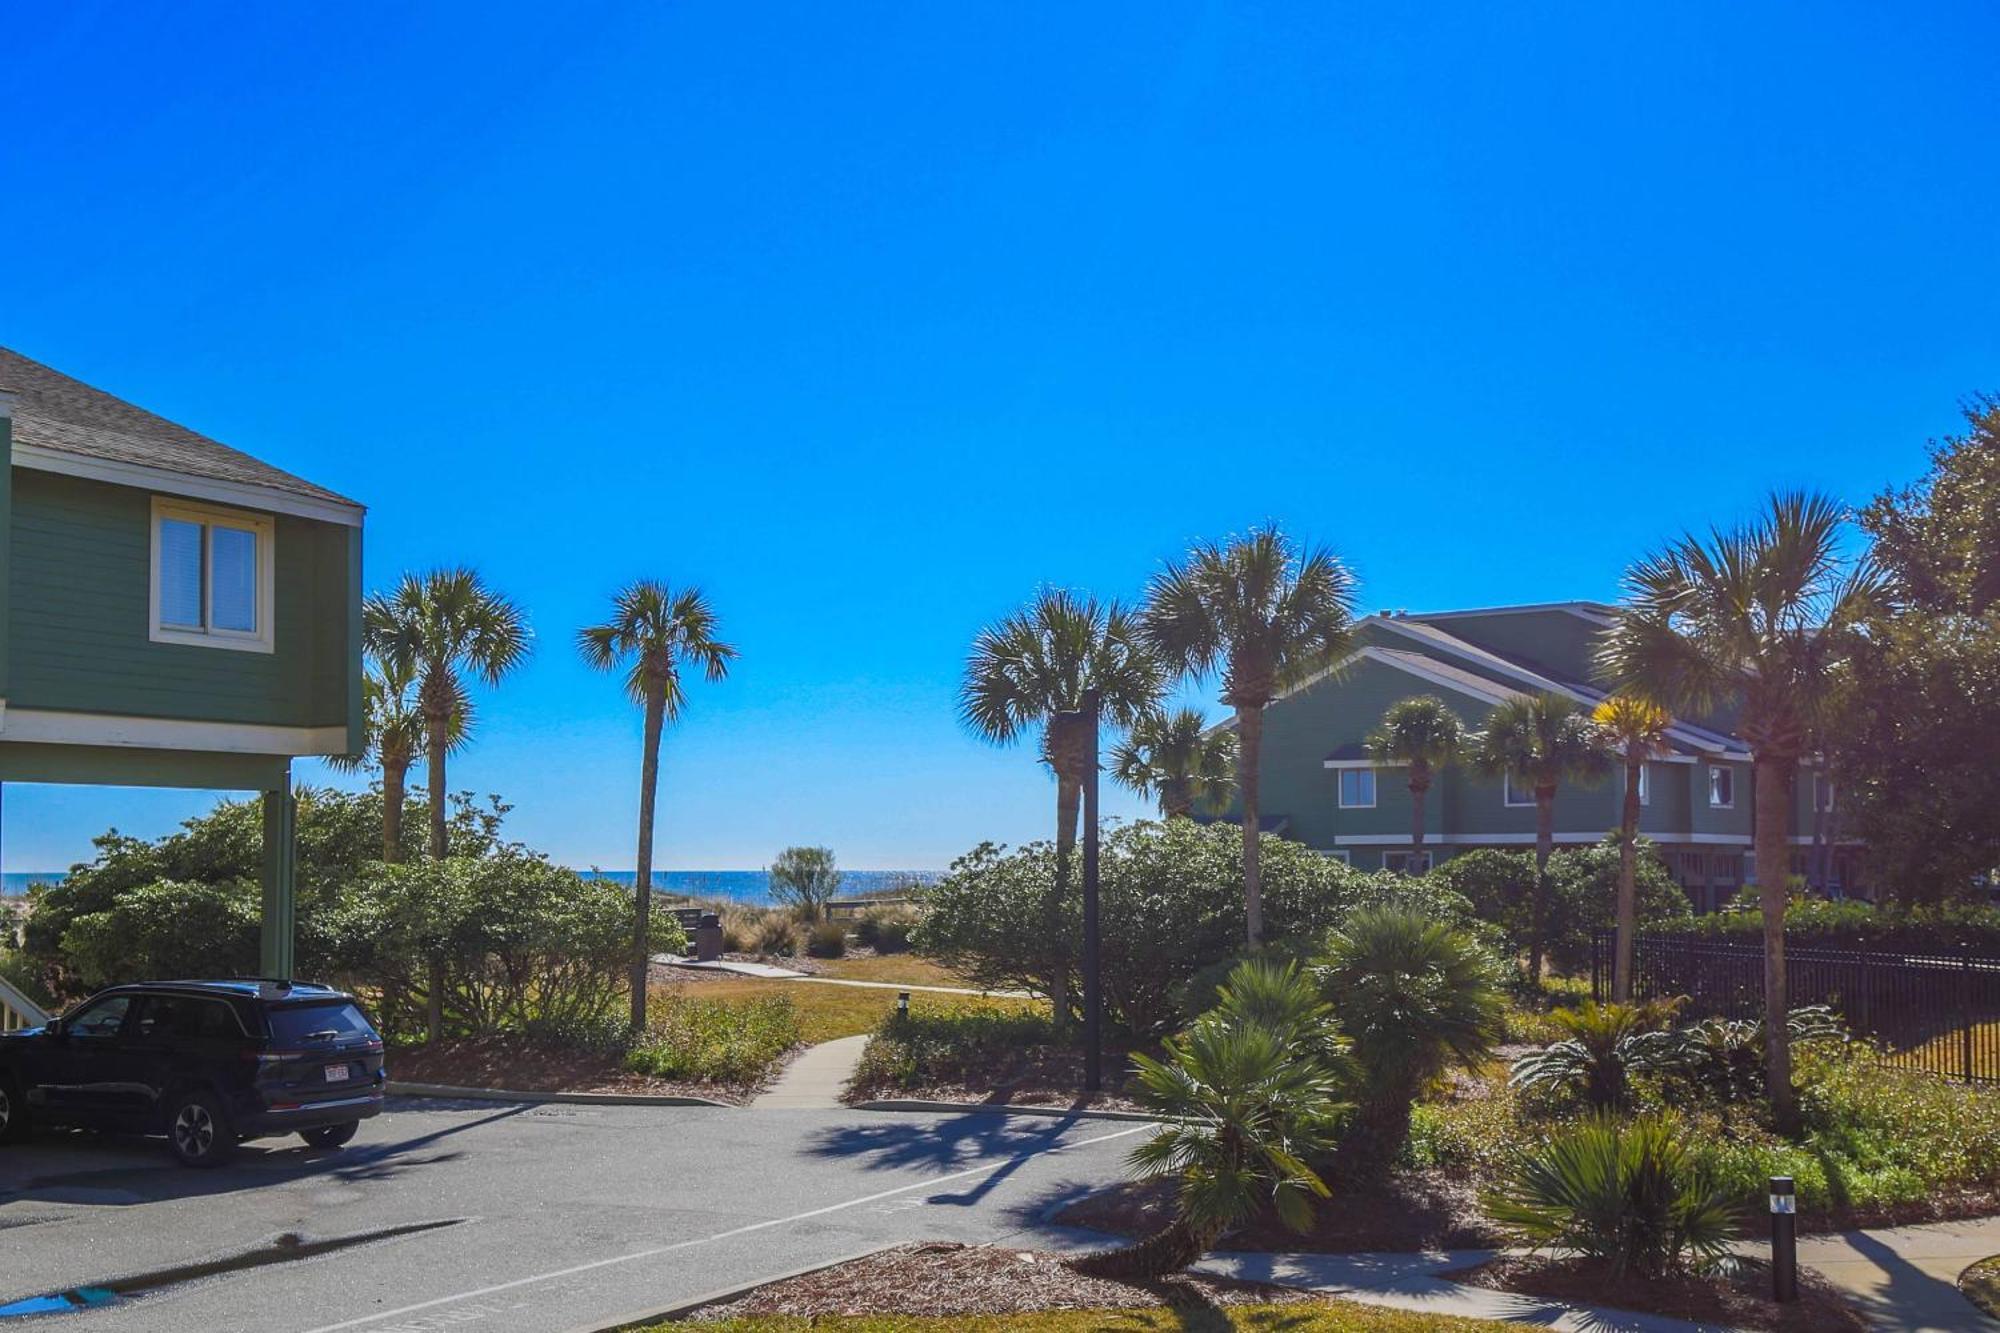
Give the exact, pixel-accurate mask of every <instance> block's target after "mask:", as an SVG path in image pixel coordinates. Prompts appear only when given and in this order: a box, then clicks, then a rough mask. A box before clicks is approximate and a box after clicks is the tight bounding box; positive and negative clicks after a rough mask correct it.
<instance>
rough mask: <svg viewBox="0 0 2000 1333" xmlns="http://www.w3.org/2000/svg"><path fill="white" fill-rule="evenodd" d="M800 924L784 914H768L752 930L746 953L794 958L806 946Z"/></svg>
mask: <svg viewBox="0 0 2000 1333" xmlns="http://www.w3.org/2000/svg"><path fill="white" fill-rule="evenodd" d="M803 936H804V932H803V931H801V930H800V929H799V923H798V922H797V921H796V920H794V919H793V918H792V917H790V916H789V915H787V914H786V913H784V912H766V913H764V915H763V916H761V917H759V918H758V919H757V923H756V924H755V925H754V926H752V927H751V928H750V937H749V941H748V944H747V947H746V950H745V951H746V952H748V953H757V954H776V955H777V956H778V957H780V958H793V957H796V956H797V955H798V953H799V950H800V949H802V948H803V947H804V945H805V940H804V938H803Z"/></svg>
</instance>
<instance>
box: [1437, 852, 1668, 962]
mask: <svg viewBox="0 0 2000 1333" xmlns="http://www.w3.org/2000/svg"><path fill="white" fill-rule="evenodd" d="M1426 878H1427V879H1429V880H1431V881H1433V882H1435V883H1436V884H1437V885H1439V886H1440V887H1442V888H1444V889H1447V890H1449V891H1451V892H1454V893H1457V894H1459V895H1461V896H1463V897H1464V898H1465V899H1466V900H1467V901H1468V902H1470V903H1471V905H1472V911H1473V913H1474V914H1475V915H1476V916H1478V917H1479V919H1480V920H1482V921H1487V922H1491V923H1493V924H1494V925H1495V926H1497V927H1498V928H1499V930H1500V932H1501V937H1502V947H1503V948H1504V950H1505V951H1506V952H1507V954H1508V955H1509V956H1513V955H1516V954H1520V953H1523V952H1525V951H1526V950H1527V947H1528V937H1529V934H1530V931H1531V926H1532V914H1533V910H1534V893H1535V857H1534V853H1532V852H1502V851H1496V850H1494V849H1492V848H1480V849H1478V850H1476V851H1470V852H1466V853H1465V854H1463V855H1461V856H1454V857H1452V858H1451V859H1450V860H1448V861H1445V862H1443V863H1442V864H1440V865H1439V866H1438V867H1437V869H1435V870H1433V871H1432V872H1431V873H1430V874H1429V875H1428V876H1426ZM1633 884H1634V888H1635V891H1636V897H1637V902H1638V912H1639V926H1640V929H1642V930H1644V929H1654V930H1657V929H1661V928H1663V927H1667V926H1673V927H1675V928H1678V927H1680V926H1683V925H1685V924H1686V923H1687V921H1688V920H1690V919H1691V916H1690V914H1691V913H1692V911H1693V908H1692V907H1691V906H1690V904H1689V903H1688V899H1687V895H1686V894H1685V893H1683V892H1682V891H1681V887H1680V885H1678V884H1676V883H1675V882H1674V878H1673V876H1672V875H1671V874H1669V873H1668V872H1667V868H1666V866H1665V865H1663V864H1662V863H1661V861H1660V858H1659V855H1658V854H1657V852H1655V850H1654V848H1653V844H1652V843H1650V842H1647V841H1645V840H1644V839H1641V840H1640V843H1639V858H1638V864H1637V871H1636V874H1635V876H1634V880H1633ZM1617 903H1618V845H1617V844H1616V843H1615V842H1603V843H1599V844H1598V845H1596V846H1594V847H1579V848H1573V849H1567V850H1563V851H1558V852H1556V853H1555V854H1554V855H1553V856H1551V857H1550V858H1549V900H1548V920H1547V922H1546V923H1545V929H1546V933H1547V943H1548V957H1549V961H1550V963H1551V964H1552V965H1553V966H1554V967H1555V968H1556V970H1558V971H1562V972H1579V971H1582V970H1584V969H1586V968H1588V967H1589V966H1590V949H1591V936H1592V935H1593V934H1594V933H1595V932H1596V931H1599V930H1609V929H1611V927H1612V926H1613V925H1614V924H1615V914H1616V911H1617Z"/></svg>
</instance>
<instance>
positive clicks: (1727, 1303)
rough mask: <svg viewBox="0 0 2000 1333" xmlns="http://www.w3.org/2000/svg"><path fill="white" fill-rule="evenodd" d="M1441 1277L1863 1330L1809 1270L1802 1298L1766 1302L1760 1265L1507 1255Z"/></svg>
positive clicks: (1723, 1321) (1795, 1329) (1761, 1323)
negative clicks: (1646, 1272)
mask: <svg viewBox="0 0 2000 1333" xmlns="http://www.w3.org/2000/svg"><path fill="white" fill-rule="evenodd" d="M1444 1276H1445V1277H1447V1278H1450V1279H1451V1280H1452V1281H1454V1282H1463V1283H1465V1284H1466V1285H1468V1286H1474V1287H1488V1288H1491V1289H1492V1290H1495V1291H1510V1292H1514V1293H1516V1294H1518V1295H1522V1296H1540V1297H1543V1298H1544V1299H1547V1300H1556V1301H1565V1302H1568V1303H1570V1304H1575V1305H1604V1306H1610V1307H1612V1308H1614V1309H1619V1310H1636V1311H1639V1312H1641V1313H1644V1314H1659V1315H1667V1316H1670V1317H1671V1318H1675V1319H1689V1320H1693V1321H1695V1322H1697V1323H1704V1324H1717V1325H1721V1326H1722V1327H1725V1328H1744V1329H1767V1330H1775V1331H1776V1333H1863V1331H1864V1330H1865V1329H1866V1328H1867V1327H1868V1325H1867V1323H1866V1322H1865V1321H1863V1319H1862V1318H1861V1316H1860V1315H1859V1314H1858V1313H1856V1312H1855V1309H1854V1307H1853V1306H1851V1305H1849V1304H1848V1303H1847V1302H1846V1301H1845V1300H1844V1299H1842V1297H1841V1295H1840V1292H1839V1290H1838V1289H1837V1288H1835V1287H1834V1285H1833V1284H1832V1283H1830V1282H1828V1281H1827V1280H1826V1279H1825V1278H1823V1277H1821V1276H1820V1275H1819V1274H1818V1273H1815V1272H1813V1271H1812V1270H1811V1269H1809V1268H1801V1269H1800V1270H1799V1299H1798V1300H1796V1301H1794V1302H1791V1303H1790V1304H1786V1305H1780V1304H1778V1303H1777V1302H1776V1301H1774V1300H1772V1299H1771V1296H1770V1291H1771V1274H1770V1271H1769V1270H1768V1269H1766V1268H1765V1267H1764V1266H1763V1265H1761V1264H1746V1265H1743V1266H1742V1269H1741V1270H1740V1271H1739V1273H1738V1274H1737V1275H1736V1276H1733V1277H1693V1276H1676V1277H1664V1278H1642V1277H1636V1276H1632V1275H1630V1274H1628V1275H1626V1276H1625V1277H1622V1278H1614V1277H1612V1275H1611V1273H1610V1271H1609V1270H1608V1269H1607V1268H1606V1266H1605V1265H1604V1264H1602V1263H1601V1262H1599V1261H1596V1260H1591V1259H1557V1258H1551V1257H1549V1256H1546V1255H1518V1256H1517V1255H1505V1256H1502V1257H1501V1258H1498V1259H1493V1260H1490V1261H1489V1262H1487V1263H1483V1264H1480V1265H1479V1266H1477V1267H1476V1268H1464V1269H1459V1270H1457V1271H1455V1272H1450V1273H1446V1274H1444Z"/></svg>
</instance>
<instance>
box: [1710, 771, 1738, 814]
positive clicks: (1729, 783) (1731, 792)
mask: <svg viewBox="0 0 2000 1333" xmlns="http://www.w3.org/2000/svg"><path fill="white" fill-rule="evenodd" d="M1708 804H1709V806H1710V807H1711V808H1713V809H1716V810H1733V809H1735V807H1736V770H1735V769H1733V768H1725V767H1723V766H1722V765H1721V764H1712V765H1710V766H1709V770H1708Z"/></svg>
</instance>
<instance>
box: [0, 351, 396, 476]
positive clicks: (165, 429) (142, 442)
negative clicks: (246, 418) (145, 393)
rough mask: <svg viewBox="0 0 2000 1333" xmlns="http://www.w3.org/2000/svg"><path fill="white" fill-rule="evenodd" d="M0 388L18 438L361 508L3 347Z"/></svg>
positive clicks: (85, 454) (39, 445) (59, 449)
mask: <svg viewBox="0 0 2000 1333" xmlns="http://www.w3.org/2000/svg"><path fill="white" fill-rule="evenodd" d="M0 389H4V390H11V391H12V392H13V393H14V394H15V395H16V398H15V401H14V438H15V440H16V441H18V442H20V443H22V444H27V445H33V446H35V447H36V448H41V449H52V450H55V451H57V452H59V453H65V454H75V455H78V456H80V457H84V458H98V459H104V460H107V461H109V462H114V463H129V464H135V465H137V466H140V467H151V468H162V469H165V470H166V471H169V472H176V473H180V474H182V475H183V476H190V477H204V478H207V479H209V480H211V481H222V482H230V483H233V484H235V485H239V486H258V487H263V488H264V489H267V490H273V491H281V492H283V493H285V494H287V495H293V496H299V497H302V498H304V499H308V500H316V501H319V502H322V503H325V504H336V505H348V506H352V507H354V508H357V509H358V508H360V506H359V505H357V504H355V502H354V501H352V500H350V499H348V498H347V497H345V496H343V495H338V494H336V493H334V492H333V491H330V490H327V489H326V488H325V487H323V486H315V485H313V483H311V482H309V481H307V480H305V479H304V478H303V477H295V476H293V475H292V474H291V473H289V472H285V471H283V470H281V469H279V468H275V467H272V466H271V465H270V464H269V463H265V462H261V461H259V460H258V459H255V458H252V457H251V456H250V455H249V454H246V453H244V452H243V451H242V450H240V449H232V448H230V447H229V446H228V445H226V444H222V443H220V442H218V441H215V440H211V439H209V438H208V437H207V436H206V435H202V434H199V433H197V432H195V431H191V430H189V429H188V428H187V427H185V426H180V425H176V424H175V423H173V422H171V421H168V420H167V419H166V418H165V417H161V416H155V415H154V414H153V413H151V412H148V411H147V410H146V409H145V408H143V407H136V406H134V405H133V404H131V403H128V402H126V401H125V400H124V399H122V398H114V397H112V396H111V395H110V394H108V393H105V392H104V391H103V390H102V389H94V388H92V387H91V386H90V385H88V384H85V383H83V382H82V381H81V380H75V379H71V378H70V377H69V376H68V375H65V374H63V373H62V372H61V371H59V370H51V369H50V368H49V367H47V366H45V365H43V364H42V363H41V362H39V361H33V360H30V359H29V358H27V357H25V356H22V355H21V354H20V353H19V352H14V351H10V350H8V349H7V348H4V347H0Z"/></svg>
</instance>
